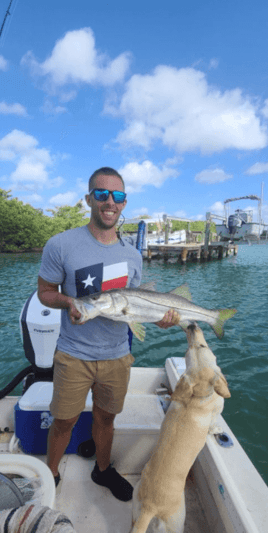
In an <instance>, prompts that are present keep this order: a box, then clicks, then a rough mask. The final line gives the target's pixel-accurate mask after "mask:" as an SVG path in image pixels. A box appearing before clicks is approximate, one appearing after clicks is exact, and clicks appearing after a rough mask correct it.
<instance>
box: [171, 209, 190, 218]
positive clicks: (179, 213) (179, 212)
mask: <svg viewBox="0 0 268 533" xmlns="http://www.w3.org/2000/svg"><path fill="white" fill-rule="evenodd" d="M174 216H175V217H182V218H189V217H187V215H186V213H185V211H183V209H180V210H179V211H175V213H174Z"/></svg>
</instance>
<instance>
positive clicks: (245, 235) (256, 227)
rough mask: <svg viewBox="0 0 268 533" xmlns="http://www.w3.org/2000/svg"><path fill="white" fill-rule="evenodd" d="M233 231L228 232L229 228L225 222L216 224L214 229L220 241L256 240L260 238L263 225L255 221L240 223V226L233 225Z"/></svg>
mask: <svg viewBox="0 0 268 533" xmlns="http://www.w3.org/2000/svg"><path fill="white" fill-rule="evenodd" d="M233 229H234V232H233V233H230V231H229V228H228V227H227V226H226V225H225V224H216V231H217V235H218V237H220V239H221V240H222V241H229V240H232V241H240V240H243V239H244V240H250V241H254V240H255V241H256V240H258V239H259V238H260V236H261V234H262V232H263V230H264V225H263V224H258V223H257V222H250V223H245V224H242V226H240V227H238V226H236V227H234V228H233Z"/></svg>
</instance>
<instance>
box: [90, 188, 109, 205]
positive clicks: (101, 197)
mask: <svg viewBox="0 0 268 533" xmlns="http://www.w3.org/2000/svg"><path fill="white" fill-rule="evenodd" d="M108 196H109V191H102V190H99V189H95V190H94V198H95V200H98V201H99V202H106V200H107V198H108Z"/></svg>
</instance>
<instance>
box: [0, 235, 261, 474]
mask: <svg viewBox="0 0 268 533" xmlns="http://www.w3.org/2000/svg"><path fill="white" fill-rule="evenodd" d="M40 260H41V255H40V254H23V255H0V294H1V299H0V326H1V328H0V361H1V375H0V389H1V388H2V387H4V386H5V385H6V384H7V383H8V382H9V381H11V379H12V378H13V377H14V376H15V375H16V374H17V373H18V372H19V371H20V370H22V369H23V368H25V367H26V366H28V364H29V362H28V361H27V360H26V359H25V357H24V352H23V348H22V343H21V338H20V332H19V327H18V321H19V316H20V311H21V308H22V306H23V304H24V302H25V300H26V299H27V298H28V296H29V295H30V294H31V293H32V291H34V290H35V288H36V279H37V273H38V269H39V265H40ZM152 279H154V280H156V281H157V290H159V291H163V292H165V291H168V290H171V289H172V288H175V287H177V286H178V285H181V284H182V283H188V285H189V288H190V290H191V293H192V297H193V302H194V303H197V304H199V305H202V306H204V307H208V308H211V309H212V308H224V307H235V308H236V309H237V314H236V315H235V316H234V317H233V318H232V319H231V320H229V321H228V322H227V323H226V326H225V335H224V337H223V339H217V337H215V335H214V333H213V331H212V330H211V329H210V327H209V326H207V325H206V324H201V326H202V329H203V331H204V334H205V337H206V340H207V342H208V344H209V346H210V348H211V349H212V351H213V352H214V354H215V355H216V357H217V361H218V364H219V366H220V367H221V369H222V372H223V373H224V375H225V376H226V378H227V381H228V384H229V388H230V391H231V395H232V396H231V398H230V399H228V400H225V407H224V418H225V419H226V421H227V423H228V424H229V426H230V427H231V429H232V430H233V432H234V433H235V435H236V437H237V438H238V440H239V442H240V443H241V445H242V446H243V448H244V450H245V451H246V453H247V454H248V455H249V457H250V459H251V461H252V462H253V464H254V465H255V466H256V468H257V470H258V471H259V472H260V474H261V475H262V477H263V479H264V480H265V482H266V483H267V484H268V471H267V464H268V442H267V413H268V349H267V345H268V281H267V279H268V246H267V245H259V246H258V245H253V246H239V250H238V255H237V256H232V257H229V258H225V259H223V260H221V261H217V260H213V261H211V262H208V263H201V264H197V263H187V264H186V265H183V266H182V265H180V264H179V263H177V262H176V263H169V262H168V263H164V262H163V261H152V262H151V263H150V264H149V263H147V262H144V269H143V281H144V282H145V281H151V280H152ZM186 349H187V342H186V337H185V334H184V333H183V331H182V330H181V329H180V328H176V327H174V328H172V329H169V330H161V329H159V328H157V327H156V326H154V325H153V324H149V325H146V338H145V342H144V343H141V342H139V341H138V340H137V339H134V341H133V346H132V352H133V355H134V357H135V359H136V361H135V366H137V365H139V366H147V367H158V366H163V365H164V363H165V360H166V358H167V357H171V356H182V355H184V354H185V352H186ZM20 393H21V385H18V386H17V387H16V389H14V391H13V392H12V394H20Z"/></svg>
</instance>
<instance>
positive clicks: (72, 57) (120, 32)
mask: <svg viewBox="0 0 268 533" xmlns="http://www.w3.org/2000/svg"><path fill="white" fill-rule="evenodd" d="M9 4H10V0H2V2H1V5H0V27H1V26H2V23H3V21H4V17H5V13H6V10H7V9H8V6H9ZM267 19H268V4H267V1H266V0H255V1H252V0H235V1H233V0H226V1H225V2H222V1H219V0H204V1H203V2H200V1H198V0H188V1H187V2H186V1H180V0H176V1H173V0H166V1H165V2H163V1H160V0H154V1H151V0H143V1H141V0H136V1H135V2H131V1H129V2H126V1H125V0H113V2H111V1H109V0H105V1H104V0H98V2H92V1H90V0H76V1H75V2H74V1H71V0H56V1H55V0H46V2H37V1H36V0H28V1H27V2H25V1H23V0H13V2H12V5H11V7H10V15H8V17H7V19H6V23H5V25H4V28H3V31H2V35H1V37H0V187H1V188H3V189H5V190H11V191H12V195H13V197H17V198H18V199H19V200H21V201H23V202H24V203H29V204H30V205H32V206H33V207H34V208H41V209H43V211H44V213H45V214H49V213H50V212H49V211H48V210H49V209H55V207H59V206H62V205H70V206H74V205H75V204H76V203H77V202H78V201H79V200H81V199H84V196H85V194H86V193H87V190H88V179H89V177H90V175H91V174H92V173H93V172H94V171H95V170H96V169H98V168H100V167H103V166H109V167H112V168H115V169H116V170H118V171H119V172H120V174H121V175H122V176H123V178H124V180H125V184H126V192H127V200H128V203H127V206H126V208H125V211H124V215H125V217H126V218H133V217H137V216H140V215H149V216H152V217H159V218H161V217H162V214H163V213H165V214H168V215H172V216H177V217H182V218H188V219H192V220H205V219H206V212H212V213H214V214H218V215H223V214H224V204H223V202H224V200H226V199H227V198H232V197H240V196H245V195H250V194H254V195H257V196H260V195H261V186H262V183H263V184H264V185H263V208H262V215H263V219H264V221H265V222H266V223H268V180H267V173H268V128H267V126H268V56H267V50H268V32H267ZM237 208H240V209H248V208H249V209H253V210H254V214H255V219H256V220H257V208H258V203H257V202H256V201H255V202H254V201H251V200H240V201H237V202H233V203H232V205H231V211H233V210H234V209H237Z"/></svg>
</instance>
